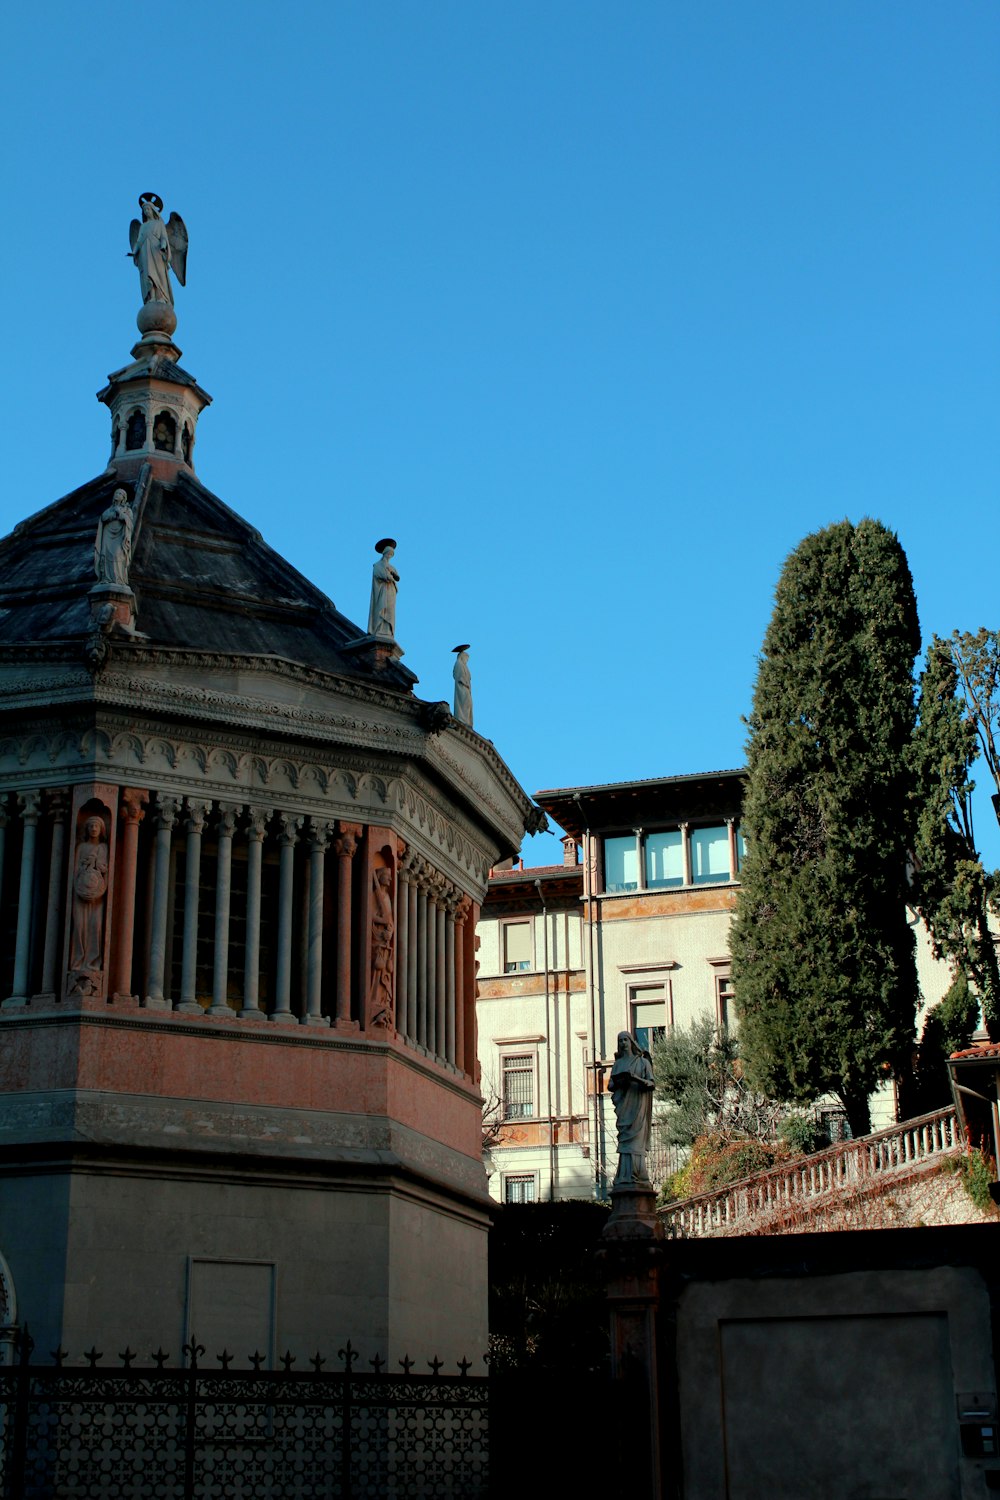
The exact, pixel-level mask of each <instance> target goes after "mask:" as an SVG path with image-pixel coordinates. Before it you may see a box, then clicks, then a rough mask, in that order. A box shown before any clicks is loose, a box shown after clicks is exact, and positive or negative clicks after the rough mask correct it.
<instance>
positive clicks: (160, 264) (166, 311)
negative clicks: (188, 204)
mask: <svg viewBox="0 0 1000 1500" xmlns="http://www.w3.org/2000/svg"><path fill="white" fill-rule="evenodd" d="M139 209H140V212H141V213H142V218H141V220H140V219H133V220H132V222H131V224H130V225H129V229H128V240H129V245H130V247H131V248H130V250H129V252H128V253H129V255H130V257H131V258H132V260H133V261H134V262H135V266H136V269H137V270H138V272H139V285H140V287H141V289H142V311H141V312H140V313H139V316H138V317H137V318H136V323H137V324H138V326H139V332H140V333H141V334H143V335H144V336H146V335H149V334H160V335H166V337H167V339H168V340H169V337H170V335H171V334H172V333H173V331H174V329H175V328H176V327H177V314H176V313H175V312H174V292H173V287H172V286H171V284H170V272H171V271H173V273H174V275H175V276H176V277H177V280H178V281H179V282H180V284H181V286H184V284H185V282H186V280H187V252H188V232H187V226H186V225H185V223H184V220H183V219H182V218H181V216H180V214H171V215H170V218H169V219H168V220H167V222H166V223H164V222H163V199H162V198H161V197H159V196H158V194H156V193H140V195H139Z"/></svg>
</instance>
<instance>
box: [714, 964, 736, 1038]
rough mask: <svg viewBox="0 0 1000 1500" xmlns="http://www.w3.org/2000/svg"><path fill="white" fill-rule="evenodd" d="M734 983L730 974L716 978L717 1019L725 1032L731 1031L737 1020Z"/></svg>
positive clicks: (717, 975)
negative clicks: (734, 1007)
mask: <svg viewBox="0 0 1000 1500" xmlns="http://www.w3.org/2000/svg"><path fill="white" fill-rule="evenodd" d="M734 995H735V991H734V989H733V981H732V979H731V978H730V976H729V975H728V974H716V976H715V1018H716V1020H717V1021H718V1023H719V1026H720V1028H721V1029H722V1030H723V1031H731V1030H732V1026H733V1022H734V1021H735V1019H736V1015H735V1012H734V1010H733V997H734Z"/></svg>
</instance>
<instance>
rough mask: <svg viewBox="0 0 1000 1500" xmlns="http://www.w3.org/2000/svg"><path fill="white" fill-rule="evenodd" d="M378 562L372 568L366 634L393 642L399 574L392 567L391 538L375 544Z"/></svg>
mask: <svg viewBox="0 0 1000 1500" xmlns="http://www.w3.org/2000/svg"><path fill="white" fill-rule="evenodd" d="M375 551H376V552H377V553H378V554H379V560H378V562H377V563H375V565H374V566H373V568H372V598H371V606H370V607H369V610H368V634H369V635H378V636H381V637H382V638H383V639H384V640H390V641H391V640H394V639H395V636H396V591H397V588H398V587H399V574H398V573H397V572H396V569H395V568H394V567H393V565H392V558H393V554H394V553H395V551H396V543H395V542H394V541H393V539H392V537H383V539H382V541H380V542H376V543H375Z"/></svg>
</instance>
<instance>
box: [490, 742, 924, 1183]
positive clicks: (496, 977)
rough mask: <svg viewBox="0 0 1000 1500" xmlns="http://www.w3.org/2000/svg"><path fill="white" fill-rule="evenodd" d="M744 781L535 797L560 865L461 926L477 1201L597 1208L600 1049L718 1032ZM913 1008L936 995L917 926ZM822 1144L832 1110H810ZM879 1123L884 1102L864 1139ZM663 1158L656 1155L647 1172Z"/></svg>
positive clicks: (609, 1118) (611, 1132)
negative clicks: (473, 977)
mask: <svg viewBox="0 0 1000 1500" xmlns="http://www.w3.org/2000/svg"><path fill="white" fill-rule="evenodd" d="M743 782H744V773H743V772H742V771H741V770H726V771H717V772H709V773H704V774H696V775H690V776H674V777H662V778H656V779H652V780H647V781H638V782H621V783H613V784H610V785H603V786H589V787H569V788H563V789H557V790H550V791H542V792H538V793H536V800H537V802H538V803H539V805H540V806H541V807H542V808H543V809H544V810H545V812H546V814H547V815H548V816H549V817H550V818H551V819H552V820H553V821H554V822H556V823H558V824H559V825H560V826H561V827H562V828H563V829H565V831H566V837H565V838H564V840H563V847H564V851H565V854H564V861H563V863H562V864H561V865H551V866H544V867H537V868H531V867H528V868H525V867H524V866H523V865H522V864H520V863H518V864H516V865H515V864H510V863H509V864H507V865H505V866H504V867H500V868H495V869H494V870H493V871H492V872H491V875H490V881H489V889H488V893H487V896H486V900H485V902H484V905H483V908H482V913H481V917H480V921H479V925H478V929H477V932H478V939H479V946H478V952H477V957H478V961H479V973H478V986H479V990H478V999H477V1011H478V1018H479V1060H480V1067H481V1072H482V1089H483V1095H484V1100H485V1106H486V1107H485V1120H486V1126H485V1142H486V1148H485V1160H486V1165H487V1172H488V1174H489V1182H490V1193H491V1196H492V1197H493V1198H494V1199H495V1200H497V1201H500V1202H507V1203H517V1202H531V1201H540V1200H546V1199H550V1198H569V1197H592V1196H597V1197H604V1196H605V1194H606V1192H607V1188H608V1184H609V1182H610V1179H611V1178H612V1177H613V1175H614V1170H615V1127H614V1113H613V1110H612V1108H611V1102H610V1098H609V1096H608V1094H607V1092H606V1081H607V1076H608V1072H609V1070H610V1067H611V1063H612V1061H613V1058H614V1052H615V1045H616V1038H617V1034H618V1032H619V1031H621V1030H628V1031H633V1032H635V1034H636V1035H637V1036H638V1037H639V1039H640V1041H642V1042H643V1043H644V1044H646V1045H649V1044H650V1043H651V1042H652V1041H653V1040H654V1039H655V1038H656V1037H657V1036H658V1035H662V1033H663V1030H664V1029H665V1028H668V1027H673V1026H680V1027H687V1026H690V1024H691V1023H692V1022H693V1021H695V1020H697V1019H698V1018H699V1017H702V1016H704V1015H705V1014H708V1015H710V1016H712V1017H714V1019H715V1020H716V1022H717V1023H718V1024H719V1025H728V1024H731V1023H732V1021H733V1014H732V1001H733V989H732V980H731V972H732V971H731V966H730V958H729V928H730V924H731V922H732V917H733V912H734V910H735V907H736V897H737V891H738V889H739V873H740V863H741V860H742V857H743V839H742V835H741V832H740V822H739V820H740V809H741V805H742V794H743ZM912 920H913V922H914V927H915V932H916V938H917V967H918V977H919V980H920V987H921V995H922V1009H921V1013H920V1015H919V1016H918V1018H917V1034H918V1036H919V1031H920V1027H921V1025H922V1020H923V1015H924V1014H925V1012H926V1009H927V1008H928V1007H929V1006H930V1005H932V1004H934V1003H936V1002H937V1001H938V1000H940V999H941V997H942V996H943V994H944V993H945V991H946V989H947V987H948V984H949V982H950V973H949V970H948V967H947V965H946V964H944V963H941V962H939V961H937V960H935V959H934V957H933V954H932V951H931V945H930V941H929V939H928V936H927V934H926V932H925V930H924V929H923V927H922V926H920V925H919V923H918V922H917V919H916V918H913V919H912ZM817 1109H818V1110H819V1111H820V1113H822V1114H824V1115H826V1116H827V1118H828V1126H829V1129H830V1131H831V1134H832V1135H833V1136H834V1137H836V1135H837V1133H838V1131H839V1130H840V1129H841V1128H842V1121H843V1112H842V1110H841V1108H840V1105H839V1103H838V1101H836V1100H834V1099H832V1098H831V1099H828V1100H824V1101H819V1103H818V1104H817ZM895 1119H896V1098H895V1093H894V1089H893V1087H892V1086H891V1085H888V1086H886V1087H885V1088H883V1089H881V1090H879V1092H878V1093H877V1094H876V1095H875V1096H874V1098H873V1101H872V1124H873V1128H874V1129H876V1130H877V1129H880V1128H883V1127H885V1126H886V1125H889V1124H891V1123H893V1121H894V1120H895ZM678 1164H679V1159H676V1158H675V1156H674V1155H673V1154H672V1153H671V1152H670V1151H668V1150H666V1149H665V1148H663V1147H661V1146H660V1145H658V1143H657V1142H656V1139H655V1132H654V1153H653V1160H652V1162H651V1170H652V1172H653V1175H654V1178H658V1177H661V1176H663V1175H666V1173H667V1172H669V1171H671V1170H673V1168H674V1166H675V1165H678Z"/></svg>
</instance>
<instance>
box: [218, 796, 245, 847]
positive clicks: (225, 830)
mask: <svg viewBox="0 0 1000 1500" xmlns="http://www.w3.org/2000/svg"><path fill="white" fill-rule="evenodd" d="M242 811H243V803H242V802H220V803H219V837H220V838H224V839H231V838H232V836H233V834H234V833H235V831H236V820H237V818H238V817H239V815H240V813H241V812H242Z"/></svg>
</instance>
